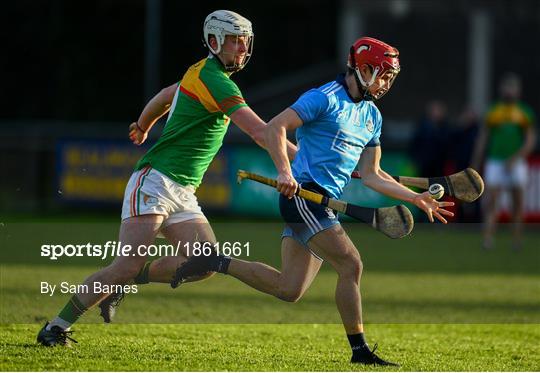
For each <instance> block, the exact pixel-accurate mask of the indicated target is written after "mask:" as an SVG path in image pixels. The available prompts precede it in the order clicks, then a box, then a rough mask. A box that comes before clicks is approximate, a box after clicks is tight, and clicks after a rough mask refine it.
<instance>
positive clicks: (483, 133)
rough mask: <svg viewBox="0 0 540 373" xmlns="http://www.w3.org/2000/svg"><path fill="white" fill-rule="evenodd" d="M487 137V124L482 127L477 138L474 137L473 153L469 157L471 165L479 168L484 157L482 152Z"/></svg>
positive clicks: (484, 148)
mask: <svg viewBox="0 0 540 373" xmlns="http://www.w3.org/2000/svg"><path fill="white" fill-rule="evenodd" d="M488 137H489V129H488V127H487V126H484V127H482V129H481V130H480V133H479V134H478V138H477V139H476V144H475V146H474V154H473V157H472V159H471V167H472V168H474V169H477V170H479V169H480V166H481V164H482V159H483V157H484V152H485V150H486V144H487V140H488Z"/></svg>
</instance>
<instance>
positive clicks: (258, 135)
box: [250, 128, 266, 148]
mask: <svg viewBox="0 0 540 373" xmlns="http://www.w3.org/2000/svg"><path fill="white" fill-rule="evenodd" d="M250 136H251V138H252V139H253V141H255V142H256V143H257V144H258V145H259V146H261V147H263V148H266V135H265V128H260V129H257V130H256V131H253V132H252V133H250Z"/></svg>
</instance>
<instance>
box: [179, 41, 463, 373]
mask: <svg viewBox="0 0 540 373" xmlns="http://www.w3.org/2000/svg"><path fill="white" fill-rule="evenodd" d="M347 65H348V69H347V73H346V74H342V75H340V76H339V77H338V78H337V79H336V80H335V81H333V82H330V83H328V84H325V85H323V86H322V87H320V88H317V89H312V90H310V91H308V92H306V93H305V94H304V95H302V96H301V97H300V98H299V99H298V101H296V102H295V103H294V104H293V105H292V106H291V107H289V108H287V109H285V110H284V111H283V112H282V113H281V114H279V115H278V116H276V117H275V118H274V119H272V120H271V121H270V123H269V125H268V127H267V128H266V143H267V146H268V151H269V153H270V155H271V156H272V159H273V161H274V164H275V165H276V168H277V171H278V172H279V176H278V179H277V180H278V186H277V189H278V190H279V191H280V192H281V195H280V200H279V205H280V212H281V215H282V217H283V219H284V220H285V222H286V227H285V230H284V232H283V240H282V247H281V250H282V253H281V255H282V268H281V271H278V270H277V269H275V268H272V267H270V266H267V265H266V264H263V263H257V262H247V261H243V260H239V259H235V258H229V257H224V256H221V255H216V256H212V257H203V256H200V257H192V258H190V259H189V260H188V261H187V262H185V263H184V264H183V265H182V266H181V267H180V268H179V269H178V270H177V276H179V277H180V281H184V280H185V279H187V278H189V277H191V276H194V275H201V274H202V273H204V272H205V271H215V272H221V273H227V274H229V275H231V276H234V277H236V278H237V279H239V280H241V281H243V282H244V283H246V284H248V285H250V286H252V287H254V288H255V289H258V290H260V291H262V292H265V293H268V294H271V295H274V296H276V297H278V298H280V299H283V300H285V301H289V302H296V301H297V300H298V299H299V298H300V297H301V296H302V295H303V294H304V292H305V291H306V290H307V289H308V287H309V286H310V285H311V283H312V281H313V279H314V278H315V275H316V274H317V273H318V271H319V269H320V267H321V264H322V260H323V259H324V260H326V261H327V262H328V263H329V264H330V265H331V266H332V267H333V268H334V269H335V270H336V272H337V273H338V281H337V286H336V293H335V299H336V304H337V307H338V311H339V313H340V315H341V319H342V322H343V325H344V327H345V331H346V333H347V337H348V340H349V342H350V345H351V349H352V358H351V362H352V363H363V364H376V365H397V364H395V363H391V362H389V361H386V360H383V359H381V358H380V357H379V356H377V355H376V354H375V353H374V352H375V349H373V350H371V349H370V348H369V346H368V345H367V343H366V341H365V339H364V328H363V323H362V309H361V298H360V286H359V284H360V276H361V274H362V261H361V259H360V254H359V252H358V250H357V249H356V247H355V245H354V244H353V242H352V241H351V240H350V239H349V237H348V235H347V233H346V232H345V231H344V230H343V228H342V226H341V225H340V223H339V221H338V218H337V217H336V215H335V214H334V212H333V211H332V210H330V209H328V208H324V207H322V206H320V205H317V204H314V203H311V202H308V201H306V200H304V199H302V198H299V197H297V196H295V191H296V190H297V188H298V185H299V184H301V186H302V188H304V189H309V190H313V191H316V192H319V193H322V194H324V195H326V196H330V197H334V198H339V197H340V195H341V193H342V191H343V188H344V187H345V185H347V183H348V182H349V181H350V179H351V173H352V171H353V170H354V169H355V168H356V166H357V165H358V167H359V170H360V172H361V175H362V179H363V182H364V184H365V185H366V186H368V187H370V188H372V189H374V190H376V191H378V192H380V193H383V194H385V195H387V196H390V197H392V198H396V199H400V200H403V201H407V202H411V203H413V204H414V205H416V206H418V207H419V208H420V209H422V210H423V211H425V213H426V214H427V215H428V218H429V220H430V221H432V222H433V220H434V217H436V218H437V219H439V220H440V221H442V222H443V223H446V220H445V219H444V217H443V215H447V216H452V215H453V214H452V213H451V212H449V211H447V210H445V209H443V208H442V207H446V206H452V205H453V203H451V202H437V201H436V200H433V199H432V198H431V197H430V196H429V193H428V192H425V193H421V194H418V193H415V192H413V191H411V190H409V189H407V188H405V187H403V186H402V185H400V184H399V183H397V182H395V181H394V179H392V177H390V176H389V175H388V174H387V173H385V172H384V171H383V170H381V168H380V166H379V160H380V158H381V146H380V140H379V138H380V135H381V125H382V117H381V113H380V112H379V110H378V109H377V107H376V106H375V104H374V103H373V101H374V100H377V99H379V98H380V97H382V96H383V95H384V94H385V93H386V92H387V91H388V90H389V89H390V87H391V86H392V83H393V81H394V79H395V78H396V75H397V74H398V72H399V70H400V66H399V60H398V51H397V49H395V48H393V47H391V46H389V45H388V44H386V43H383V42H381V41H379V40H376V39H373V38H368V37H364V38H361V39H358V40H357V41H356V42H355V43H354V44H353V46H352V47H351V51H350V55H349V59H348V64H347ZM287 130H296V137H297V143H298V152H297V154H296V157H295V158H294V161H293V163H292V167H291V165H290V162H289V158H288V156H287V152H286V139H287V137H286V132H287Z"/></svg>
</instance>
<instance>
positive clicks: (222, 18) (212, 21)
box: [203, 10, 254, 72]
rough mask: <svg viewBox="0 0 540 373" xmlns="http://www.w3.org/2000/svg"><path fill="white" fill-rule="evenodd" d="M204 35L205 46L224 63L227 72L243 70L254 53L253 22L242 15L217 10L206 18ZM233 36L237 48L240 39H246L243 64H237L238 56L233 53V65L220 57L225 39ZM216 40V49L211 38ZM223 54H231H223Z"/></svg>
mask: <svg viewBox="0 0 540 373" xmlns="http://www.w3.org/2000/svg"><path fill="white" fill-rule="evenodd" d="M203 33H204V40H203V43H204V45H205V46H206V47H207V48H208V49H209V50H210V52H211V53H212V54H213V55H215V56H216V57H218V59H219V60H220V61H221V62H222V63H223V66H224V67H225V70H227V71H229V72H236V71H239V70H242V69H243V68H244V66H246V65H247V63H248V62H249V59H250V58H251V54H252V52H253V39H254V34H253V30H252V28H251V22H250V21H249V20H248V19H247V18H244V17H242V16H241V15H240V14H238V13H235V12H231V11H230V10H216V11H215V12H212V13H210V14H209V15H208V17H206V19H205V21H204V26H203ZM227 35H231V36H233V37H236V46H237V47H238V42H239V40H238V39H239V37H242V36H243V37H246V39H247V40H246V41H245V44H246V48H247V51H246V55H245V57H244V59H243V61H242V62H241V63H237V62H236V54H235V53H232V55H233V57H232V61H233V62H232V63H225V62H224V61H223V59H222V58H220V57H219V53H220V52H222V46H223V44H224V43H225V37H226V36H227ZM211 36H214V37H215V38H216V42H217V47H216V48H215V49H214V48H212V46H211V45H210V37H211ZM222 54H229V55H231V53H225V52H222Z"/></svg>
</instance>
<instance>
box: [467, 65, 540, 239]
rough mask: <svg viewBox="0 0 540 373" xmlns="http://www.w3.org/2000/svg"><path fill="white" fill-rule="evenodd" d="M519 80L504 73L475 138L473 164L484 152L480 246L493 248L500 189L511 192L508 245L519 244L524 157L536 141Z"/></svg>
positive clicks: (523, 185)
mask: <svg viewBox="0 0 540 373" xmlns="http://www.w3.org/2000/svg"><path fill="white" fill-rule="evenodd" d="M520 95H521V81H520V79H519V78H518V76H516V75H515V74H507V75H506V76H504V77H503V79H502V80H501V84H500V96H501V99H500V100H499V101H497V102H496V103H494V104H493V105H492V106H491V107H490V108H489V110H488V112H487V115H486V118H485V123H484V127H483V129H482V131H481V132H480V136H479V137H478V142H477V146H476V149H475V155H474V158H473V167H478V166H479V165H480V159H481V158H482V156H483V155H484V154H485V156H486V161H485V166H484V179H485V181H486V197H485V199H484V208H485V211H484V233H483V247H484V248H485V249H491V248H493V247H494V238H493V237H494V233H495V224H496V220H497V207H498V206H497V202H498V201H499V200H500V196H501V192H502V191H503V190H505V189H506V190H508V191H509V192H510V194H511V197H512V198H511V200H512V206H511V213H512V220H513V222H514V239H513V240H512V245H513V247H514V248H515V249H518V248H520V247H521V245H522V229H523V228H522V221H523V209H524V194H525V186H526V183H527V163H526V158H527V156H528V155H529V154H530V153H531V152H532V151H533V149H534V145H535V142H536V134H535V129H534V125H535V119H534V113H533V111H532V110H531V108H529V107H528V106H527V105H525V104H524V103H523V102H521V101H520V100H519V99H520Z"/></svg>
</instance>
